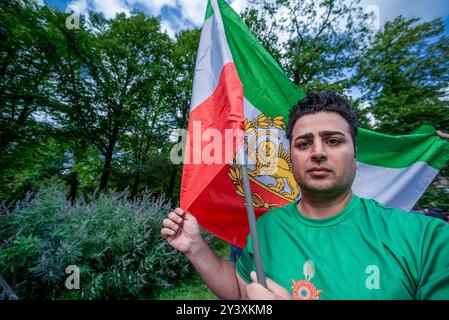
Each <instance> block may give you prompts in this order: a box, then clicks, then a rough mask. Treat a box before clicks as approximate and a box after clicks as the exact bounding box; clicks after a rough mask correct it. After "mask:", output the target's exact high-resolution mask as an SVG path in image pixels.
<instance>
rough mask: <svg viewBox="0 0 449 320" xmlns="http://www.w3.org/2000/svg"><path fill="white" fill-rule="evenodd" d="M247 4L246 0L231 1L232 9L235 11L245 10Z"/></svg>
mask: <svg viewBox="0 0 449 320" xmlns="http://www.w3.org/2000/svg"><path fill="white" fill-rule="evenodd" d="M247 5H248V1H247V0H234V1H232V3H231V7H232V9H234V10H235V12H237V13H241V12H242V11H243V10H245V8H246V6H247Z"/></svg>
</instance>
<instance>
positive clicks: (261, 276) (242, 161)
mask: <svg viewBox="0 0 449 320" xmlns="http://www.w3.org/2000/svg"><path fill="white" fill-rule="evenodd" d="M244 141H245V143H244V146H243V148H241V149H240V150H239V151H237V163H238V164H239V166H240V168H241V169H242V178H243V189H244V191H245V202H246V212H247V214H248V222H249V232H250V235H251V243H252V246H253V253H254V261H255V263H256V273H257V282H258V283H259V284H261V285H262V286H264V287H265V288H266V287H267V283H266V281H265V272H264V271H263V266H262V256H261V254H260V246H259V237H258V235H257V227H256V216H255V213H254V206H253V195H252V192H251V186H250V184H249V177H248V167H247V166H248V164H247V158H246V152H245V149H246V146H247V143H248V141H247V137H246V135H245V140H244Z"/></svg>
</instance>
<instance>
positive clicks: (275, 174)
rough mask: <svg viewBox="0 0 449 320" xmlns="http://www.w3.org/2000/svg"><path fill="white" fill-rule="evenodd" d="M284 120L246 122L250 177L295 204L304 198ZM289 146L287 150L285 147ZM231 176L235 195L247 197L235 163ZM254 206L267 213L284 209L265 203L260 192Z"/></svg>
mask: <svg viewBox="0 0 449 320" xmlns="http://www.w3.org/2000/svg"><path fill="white" fill-rule="evenodd" d="M283 118H284V117H283V116H277V117H274V118H272V117H269V116H266V115H264V114H260V115H259V116H258V117H257V118H255V119H253V120H251V121H248V120H247V119H245V123H244V131H245V135H246V137H247V142H248V143H247V150H246V151H247V155H248V175H249V179H250V180H251V181H252V182H253V183H255V184H257V185H258V186H259V187H261V188H263V189H265V190H267V191H269V192H271V193H273V194H275V195H276V196H278V197H279V198H282V199H284V200H286V201H288V202H291V201H294V200H296V199H298V198H299V197H300V194H301V191H300V189H299V187H298V185H297V183H296V181H295V178H294V176H293V170H292V163H291V159H290V149H289V148H288V140H287V139H286V137H285V131H284V129H285V123H284V122H283ZM286 144H287V148H285V147H284V145H286ZM234 160H235V159H234ZM228 176H229V178H231V180H232V181H233V183H234V185H236V189H235V192H236V193H237V194H238V195H240V196H242V197H244V191H243V185H242V176H241V172H240V168H239V167H238V166H237V165H236V164H235V161H234V162H233V163H232V164H231V165H230V169H229V172H228ZM253 204H254V206H255V207H257V208H266V209H273V208H276V207H280V206H281V205H280V204H277V203H270V202H269V201H267V200H266V199H263V197H262V196H261V195H260V194H258V193H257V192H253Z"/></svg>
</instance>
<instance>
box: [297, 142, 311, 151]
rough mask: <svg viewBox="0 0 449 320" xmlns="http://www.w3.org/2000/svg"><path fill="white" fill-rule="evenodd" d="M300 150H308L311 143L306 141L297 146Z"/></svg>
mask: <svg viewBox="0 0 449 320" xmlns="http://www.w3.org/2000/svg"><path fill="white" fill-rule="evenodd" d="M296 146H297V147H298V148H299V149H306V148H308V147H309V146H310V142H307V141H304V142H300V143H298V144H297V145H296Z"/></svg>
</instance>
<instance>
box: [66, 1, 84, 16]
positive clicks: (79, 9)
mask: <svg viewBox="0 0 449 320" xmlns="http://www.w3.org/2000/svg"><path fill="white" fill-rule="evenodd" d="M66 11H67V12H72V11H73V12H74V13H76V14H86V13H87V12H88V11H89V7H88V5H87V0H76V1H73V2H71V3H69V5H68V6H67V10H66Z"/></svg>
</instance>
